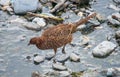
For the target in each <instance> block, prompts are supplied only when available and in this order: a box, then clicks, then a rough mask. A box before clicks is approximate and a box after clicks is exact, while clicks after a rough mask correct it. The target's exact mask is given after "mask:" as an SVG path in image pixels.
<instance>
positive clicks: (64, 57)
mask: <svg viewBox="0 0 120 77" xmlns="http://www.w3.org/2000/svg"><path fill="white" fill-rule="evenodd" d="M68 59H69V55H67V54H62V55H58V56H56V60H57V61H58V62H62V63H63V62H65V61H67V60H68Z"/></svg>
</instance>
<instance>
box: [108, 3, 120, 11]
mask: <svg viewBox="0 0 120 77" xmlns="http://www.w3.org/2000/svg"><path fill="white" fill-rule="evenodd" d="M108 8H110V9H113V10H115V11H120V8H119V7H117V6H115V5H113V4H109V5H108Z"/></svg>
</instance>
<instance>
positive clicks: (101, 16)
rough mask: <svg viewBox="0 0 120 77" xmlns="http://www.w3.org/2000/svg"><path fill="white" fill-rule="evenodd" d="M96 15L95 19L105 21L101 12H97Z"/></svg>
mask: <svg viewBox="0 0 120 77" xmlns="http://www.w3.org/2000/svg"><path fill="white" fill-rule="evenodd" d="M96 17H97V19H98V20H99V21H105V20H106V18H105V16H103V15H101V14H99V13H97V15H96Z"/></svg>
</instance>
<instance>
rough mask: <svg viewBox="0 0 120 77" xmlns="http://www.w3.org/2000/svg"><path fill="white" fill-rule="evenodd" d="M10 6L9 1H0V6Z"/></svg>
mask: <svg viewBox="0 0 120 77" xmlns="http://www.w3.org/2000/svg"><path fill="white" fill-rule="evenodd" d="M9 4H10V0H0V5H3V6H5V5H9Z"/></svg>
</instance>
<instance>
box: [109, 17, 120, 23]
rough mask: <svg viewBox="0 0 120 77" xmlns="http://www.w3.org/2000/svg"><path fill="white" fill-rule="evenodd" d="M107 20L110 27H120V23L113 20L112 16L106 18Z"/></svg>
mask: <svg viewBox="0 0 120 77" xmlns="http://www.w3.org/2000/svg"><path fill="white" fill-rule="evenodd" d="M107 20H108V21H109V22H110V23H111V24H112V25H120V22H119V21H118V20H115V19H113V18H112V16H108V17H107Z"/></svg>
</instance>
